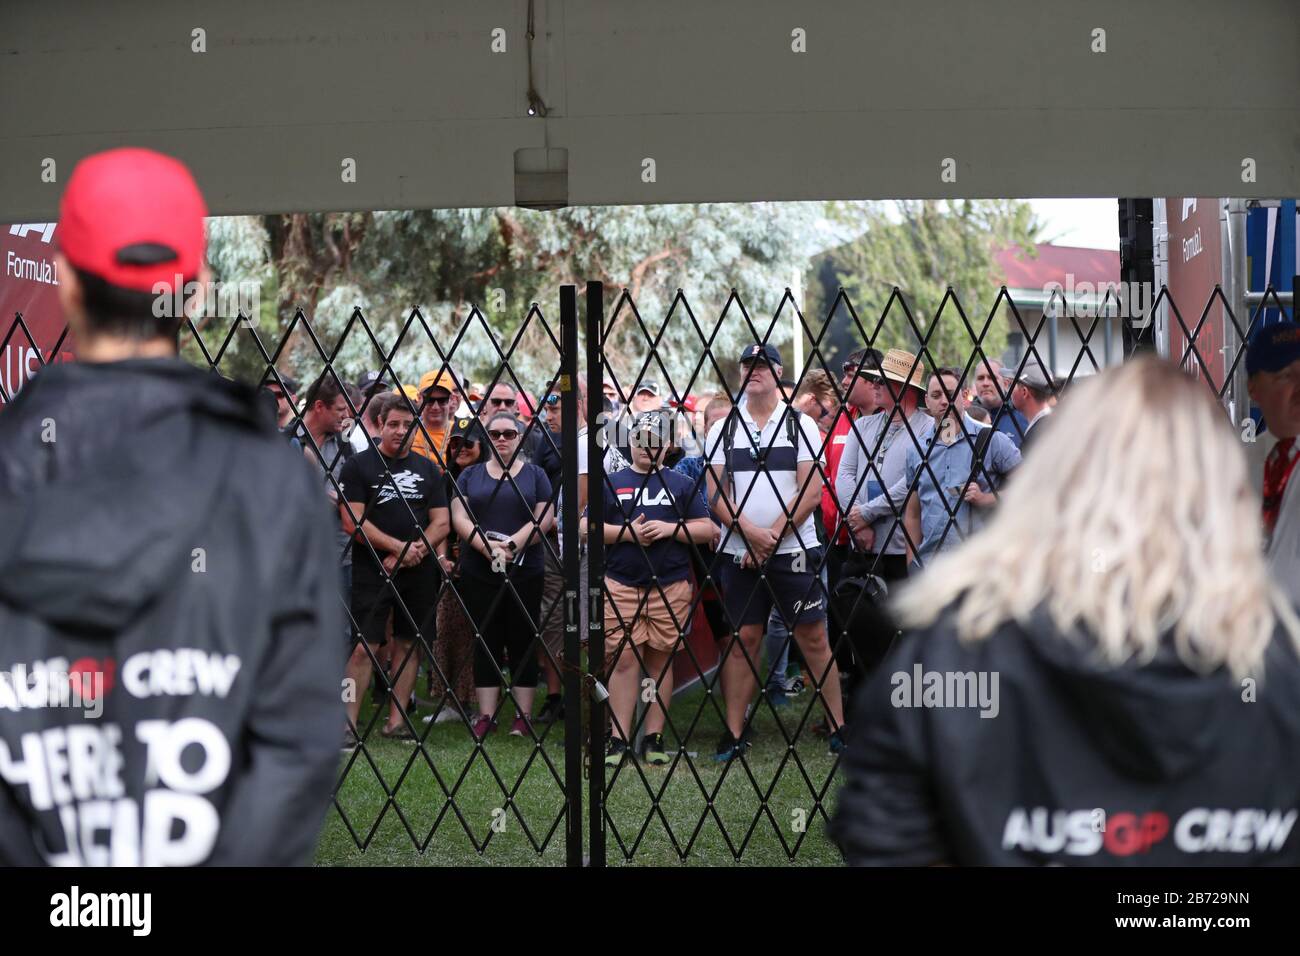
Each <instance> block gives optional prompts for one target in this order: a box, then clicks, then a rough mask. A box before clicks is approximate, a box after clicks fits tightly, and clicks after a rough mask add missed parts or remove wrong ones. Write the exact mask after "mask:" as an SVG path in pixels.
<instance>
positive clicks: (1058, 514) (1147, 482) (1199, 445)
mask: <svg viewBox="0 0 1300 956" xmlns="http://www.w3.org/2000/svg"><path fill="white" fill-rule="evenodd" d="M1054 415H1055V416H1057V417H1058V418H1059V420H1058V421H1056V422H1054V423H1053V424H1052V425H1051V426H1050V427H1049V428H1048V429H1047V430H1045V431H1044V433H1043V434H1042V435H1041V436H1040V438H1039V440H1038V442H1037V444H1035V445H1034V448H1033V450H1032V451H1031V452H1030V454H1029V455H1027V456H1026V458H1025V461H1024V462H1023V463H1022V464H1021V465H1020V467H1019V468H1017V469H1016V471H1015V473H1014V475H1013V477H1012V478H1011V480H1010V482H1009V483H1008V486H1007V488H1006V490H1005V491H1004V492H1003V493H1002V494H1001V500H1000V502H999V504H998V506H997V510H996V512H995V513H994V515H993V517H992V519H991V520H990V521H989V523H988V525H987V526H986V527H985V528H984V529H983V530H981V531H980V532H978V533H976V534H975V535H974V536H972V537H971V538H970V539H969V540H968V541H967V542H966V543H965V544H964V545H963V546H962V547H960V548H958V549H956V550H955V551H952V552H947V553H944V554H942V555H940V556H939V557H937V558H936V559H935V560H934V561H933V562H932V563H931V564H930V565H928V566H927V568H926V570H925V572H924V573H923V574H922V575H921V576H920V577H919V578H917V579H916V581H915V582H914V583H913V584H911V585H910V586H907V587H905V588H903V589H902V591H901V593H900V594H899V596H898V597H897V599H896V600H895V601H894V603H893V610H894V612H895V614H896V615H897V616H898V619H899V622H900V623H901V624H902V626H904V627H921V626H925V625H928V624H930V623H933V622H934V620H935V619H936V618H937V617H938V616H939V614H940V612H941V611H943V610H944V609H945V608H948V607H949V606H950V605H951V606H952V608H953V610H954V611H955V615H954V618H953V621H954V624H955V628H956V632H957V637H958V639H959V640H962V641H968V642H969V641H978V640H982V639H984V638H987V637H988V636H989V635H990V634H992V633H993V631H994V630H996V629H997V628H998V627H999V626H1000V625H1001V624H1003V623H1005V622H1007V621H1011V620H1016V621H1020V622H1025V621H1027V620H1028V618H1029V616H1030V613H1031V612H1032V611H1033V610H1034V608H1035V607H1037V606H1038V605H1039V604H1040V603H1042V602H1046V604H1045V607H1046V610H1047V612H1048V614H1049V615H1050V617H1051V620H1052V622H1053V624H1054V625H1055V627H1056V628H1057V629H1058V630H1059V631H1060V633H1061V634H1069V633H1071V631H1072V630H1073V629H1074V628H1075V627H1076V625H1081V626H1082V630H1083V632H1084V633H1085V634H1087V635H1088V638H1089V639H1090V640H1092V641H1093V642H1095V644H1096V649H1097V651H1098V652H1099V654H1100V657H1101V659H1102V660H1103V661H1104V662H1105V663H1106V664H1108V665H1110V666H1119V665H1121V664H1123V663H1125V662H1126V661H1128V660H1130V659H1136V660H1137V661H1139V662H1140V663H1146V662H1148V661H1150V660H1151V658H1152V657H1153V656H1154V655H1155V653H1156V650H1157V648H1158V647H1159V644H1160V641H1161V639H1162V637H1163V636H1164V635H1166V634H1168V633H1170V632H1172V636H1173V643H1174V648H1175V650H1176V651H1177V654H1178V657H1179V659H1180V660H1181V661H1182V662H1183V663H1184V664H1186V665H1187V666H1188V667H1190V668H1192V669H1194V670H1197V671H1199V672H1202V673H1205V672H1209V671H1211V670H1214V669H1215V668H1217V667H1219V666H1226V667H1227V668H1228V670H1229V671H1230V672H1231V673H1232V674H1233V675H1234V677H1237V678H1240V677H1242V676H1245V675H1247V674H1253V675H1255V676H1260V673H1259V672H1260V671H1261V669H1262V666H1261V665H1262V662H1263V657H1264V651H1265V649H1266V647H1267V646H1268V643H1269V641H1270V640H1271V638H1272V636H1273V633H1274V631H1275V629H1276V627H1277V625H1278V624H1279V623H1281V624H1282V625H1283V627H1284V628H1285V630H1286V631H1287V632H1288V633H1289V635H1290V637H1291V639H1292V641H1294V642H1295V643H1296V646H1297V649H1300V618H1297V615H1296V612H1295V610H1294V609H1293V608H1292V606H1291V603H1290V601H1289V600H1288V598H1287V597H1286V595H1285V594H1284V593H1283V591H1282V590H1281V588H1279V587H1278V585H1277V584H1276V583H1275V582H1274V580H1273V577H1272V575H1271V573H1270V571H1269V569H1268V567H1267V564H1266V563H1265V558H1264V553H1263V533H1262V530H1261V524H1260V513H1259V500H1258V498H1257V497H1256V496H1255V494H1254V491H1253V489H1252V488H1251V486H1250V481H1249V477H1248V474H1247V469H1246V460H1245V455H1244V454H1243V452H1242V448H1241V442H1240V438H1239V436H1237V434H1236V433H1235V432H1234V430H1233V428H1232V426H1231V425H1230V423H1229V422H1228V421H1227V418H1226V416H1225V415H1224V412H1223V408H1222V407H1221V406H1220V405H1219V404H1218V402H1217V401H1215V399H1214V397H1213V396H1212V394H1211V392H1210V390H1209V389H1208V388H1207V387H1206V386H1205V385H1204V384H1202V383H1200V382H1197V381H1196V380H1194V379H1193V378H1191V377H1190V376H1188V375H1187V374H1186V373H1184V372H1182V371H1181V370H1180V369H1178V368H1177V367H1176V366H1174V365H1172V364H1171V363H1169V362H1166V361H1163V360H1160V359H1155V358H1142V359H1137V360H1135V361H1132V362H1128V363H1126V364H1124V365H1123V366H1121V367H1120V368H1118V369H1115V370H1112V371H1107V372H1104V373H1103V374H1101V375H1099V376H1097V377H1096V379H1095V380H1092V381H1087V382H1085V383H1083V384H1081V385H1078V386H1076V387H1074V388H1072V389H1071V393H1070V398H1069V400H1068V401H1066V402H1063V403H1062V404H1061V406H1060V408H1059V409H1058V410H1057V411H1056V412H1055V413H1054ZM1039 427H1042V426H1041V423H1040V425H1039Z"/></svg>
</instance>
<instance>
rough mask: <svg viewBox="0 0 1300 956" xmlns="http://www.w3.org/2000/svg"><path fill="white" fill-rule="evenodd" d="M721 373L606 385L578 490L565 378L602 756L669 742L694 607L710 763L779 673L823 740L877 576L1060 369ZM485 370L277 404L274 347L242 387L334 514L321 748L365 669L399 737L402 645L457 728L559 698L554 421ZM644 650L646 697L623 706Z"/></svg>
mask: <svg viewBox="0 0 1300 956" xmlns="http://www.w3.org/2000/svg"><path fill="white" fill-rule="evenodd" d="M736 371H737V373H738V375H739V378H740V386H739V388H738V389H737V390H736V391H735V392H734V393H733V392H731V391H729V390H727V389H723V390H720V391H718V392H717V393H716V394H713V395H704V396H696V395H689V396H679V395H676V394H668V393H666V391H665V390H664V389H663V388H662V387H661V386H660V384H659V383H658V382H655V381H648V380H647V381H638V382H637V383H636V384H635V385H634V386H633V388H632V389H631V395H630V396H624V395H623V394H622V393H621V392H620V389H619V388H618V386H617V385H616V384H615V383H614V382H612V381H606V382H604V383H603V408H604V414H603V415H602V420H601V421H600V422H598V423H597V429H598V436H597V437H598V438H599V439H600V440H599V442H598V447H599V448H601V449H602V460H601V468H600V474H601V478H600V479H599V480H600V481H601V482H602V487H601V488H599V489H595V488H591V487H589V471H590V470H591V469H590V468H589V462H588V437H587V434H588V429H587V422H586V411H587V407H588V403H587V393H586V382H585V380H584V379H583V378H582V377H581V376H579V377H578V378H577V380H576V383H575V384H576V393H577V398H578V401H577V403H576V404H577V409H578V411H577V418H578V429H577V431H576V433H575V434H574V435H573V436H571V437H572V441H573V442H574V443H575V444H576V449H575V450H574V452H572V453H571V454H572V455H573V458H574V460H576V462H577V471H578V476H577V477H578V480H577V487H578V501H577V503H576V509H577V513H578V516H579V522H580V523H579V527H580V540H581V544H580V549H581V551H582V555H581V557H580V566H581V569H582V575H583V577H584V581H583V584H582V591H583V592H584V593H585V590H586V584H585V576H586V574H587V565H588V558H587V554H586V551H587V545H586V538H587V535H588V533H589V532H590V530H591V527H590V524H591V522H590V519H591V517H592V515H591V511H592V509H591V508H590V507H589V504H590V502H589V498H590V497H591V496H592V495H594V494H595V493H597V491H598V492H599V494H600V499H601V505H602V507H601V508H599V509H597V510H598V512H599V513H600V514H601V516H602V518H601V523H600V534H601V536H602V539H603V541H604V544H605V557H604V568H603V591H604V615H605V620H604V632H605V640H606V647H605V667H604V670H603V673H602V675H601V676H602V677H603V678H604V680H605V682H606V683H607V684H608V688H609V693H610V711H611V720H610V726H609V734H608V743H607V751H606V760H607V762H608V763H609V764H610V765H617V764H618V763H619V762H621V761H623V760H625V759H627V757H628V756H629V755H630V754H631V745H632V741H633V740H634V739H635V737H636V736H637V734H636V729H637V728H638V727H639V728H640V730H641V735H640V736H641V742H640V750H639V752H638V753H637V754H636V756H637V757H639V758H640V759H641V760H642V761H643V762H645V763H648V764H651V765H654V764H662V763H667V762H668V761H669V760H670V759H671V753H672V751H673V748H671V747H669V746H668V745H667V744H666V743H665V728H666V708H667V707H668V706H669V705H670V702H671V699H672V686H673V666H672V662H673V658H674V655H675V654H676V653H677V652H678V651H680V649H681V648H682V646H683V644H684V641H685V639H686V636H687V635H688V634H689V633H690V632H691V629H692V622H693V621H694V619H695V612H696V609H697V608H699V609H700V610H701V611H702V613H703V617H704V620H706V621H707V622H708V626H709V628H710V630H711V631H712V634H713V637H714V638H715V639H716V640H717V641H718V650H719V660H720V663H719V684H720V689H721V699H722V701H723V706H724V708H725V723H726V729H725V731H724V732H723V735H722V737H721V739H720V740H719V741H718V743H717V747H716V750H715V754H716V757H717V759H718V760H719V761H727V760H731V759H733V758H734V757H736V756H737V755H739V754H741V753H743V752H744V751H745V750H747V749H748V748H749V747H750V746H751V743H752V736H753V734H752V729H751V724H752V720H753V716H754V714H755V711H756V709H757V706H758V705H759V703H760V701H764V702H766V704H767V705H770V706H772V707H783V706H788V705H789V703H790V701H791V699H792V697H794V696H795V695H797V694H799V693H800V692H802V691H803V690H804V689H811V690H812V691H813V693H814V694H815V695H816V696H817V698H818V701H819V703H820V705H821V709H822V712H823V714H824V717H823V718H822V719H819V720H817V721H816V722H815V723H814V724H813V726H812V730H813V732H814V733H815V734H817V735H818V736H821V737H824V738H825V739H826V741H827V746H828V749H829V751H830V752H831V753H839V752H840V751H842V750H843V749H844V748H845V746H846V740H847V734H846V728H847V721H848V714H847V711H848V704H849V701H850V699H851V693H852V690H853V688H854V687H855V686H857V685H858V684H859V683H860V682H861V680H862V678H863V677H864V676H865V675H866V674H867V673H869V672H870V671H871V669H872V668H873V667H874V665H875V664H876V663H877V662H878V661H879V660H880V659H881V657H882V656H883V655H884V653H885V652H886V651H887V650H888V648H889V646H890V645H891V643H892V642H893V640H894V638H895V631H894V627H893V624H892V622H891V621H890V619H889V618H888V616H887V615H886V614H884V613H883V612H882V611H881V606H882V604H883V603H884V601H885V598H886V597H887V595H888V591H889V587H890V586H891V585H892V584H895V583H896V582H899V581H902V580H904V579H906V578H907V577H909V576H911V575H914V574H916V573H917V572H918V571H919V570H920V569H921V568H922V567H924V565H925V562H926V561H928V560H931V559H932V558H933V557H934V556H936V555H938V554H940V553H941V552H944V551H946V550H949V549H951V548H952V547H954V546H955V545H956V544H957V543H959V542H960V541H962V540H964V539H965V538H966V537H969V536H970V535H971V534H972V533H973V532H974V531H975V530H977V529H978V528H980V527H981V526H982V525H983V523H984V522H985V520H986V518H987V515H988V514H989V513H990V511H991V510H992V509H993V507H994V505H995V503H996V501H997V495H998V490H999V488H1001V487H1002V485H1003V484H1004V483H1005V481H1006V480H1007V478H1008V476H1009V475H1010V474H1011V472H1012V471H1013V470H1014V469H1015V468H1016V467H1017V466H1018V465H1019V463H1020V461H1021V456H1022V454H1023V453H1025V451H1026V450H1027V449H1028V447H1029V446H1030V445H1031V444H1032V443H1033V442H1035V441H1036V440H1037V439H1038V437H1039V436H1040V435H1041V434H1042V433H1043V432H1044V431H1045V430H1047V429H1048V428H1050V422H1051V419H1050V417H1049V416H1050V415H1051V412H1052V409H1053V406H1054V405H1055V404H1056V400H1057V395H1058V393H1059V392H1060V389H1061V384H1060V383H1059V382H1054V381H1053V380H1052V379H1051V378H1050V377H1049V376H1048V375H1047V374H1046V372H1045V370H1044V369H1043V367H1042V366H1041V364H1039V362H1038V361H1037V359H1036V358H1035V357H1034V356H1033V355H1032V354H1031V355H1030V356H1028V357H1027V358H1026V359H1025V360H1024V361H1023V362H1019V363H1017V364H1016V365H1014V366H1011V365H1008V366H1005V367H1004V366H1002V365H1001V364H1000V363H999V362H997V361H996V360H993V359H984V360H982V361H980V362H979V364H977V365H976V366H974V367H973V369H971V370H969V371H963V370H961V369H958V368H952V367H940V368H935V369H932V370H927V369H926V368H924V367H923V365H922V363H921V362H920V361H919V360H918V359H917V357H916V355H914V354H913V353H911V352H908V351H906V350H904V349H889V350H887V351H885V352H881V351H879V350H876V349H873V348H862V349H859V350H857V351H855V352H853V353H852V354H851V355H849V356H848V358H847V360H846V361H845V362H844V363H843V365H842V368H841V370H840V372H841V374H840V377H839V380H838V381H836V380H835V379H834V378H832V376H831V375H830V373H829V372H827V371H826V370H824V369H810V370H808V371H807V372H806V373H805V374H804V375H803V376H802V377H801V378H800V379H799V380H798V381H795V380H793V379H791V378H788V377H786V375H785V369H784V365H783V362H782V357H781V355H780V353H779V351H778V350H777V349H776V348H775V347H774V346H772V345H770V344H767V343H755V344H753V345H750V346H748V347H746V348H745V349H744V350H743V351H742V352H741V353H740V355H739V356H738V357H737V360H736ZM507 377H509V370H508V369H504V368H503V369H502V370H501V371H500V373H499V374H498V376H497V377H496V378H495V379H494V380H493V381H492V382H491V383H490V384H487V385H485V384H480V383H474V382H471V381H469V379H468V378H467V377H464V376H460V375H457V374H456V373H455V372H454V371H453V370H451V369H450V368H448V367H444V368H442V369H438V370H431V371H428V372H426V373H424V374H423V375H422V376H421V377H420V379H419V382H418V384H417V385H415V386H411V385H400V384H397V383H395V382H390V381H388V380H387V378H386V377H385V375H384V374H382V373H381V372H378V371H375V372H369V373H367V374H366V375H364V376H363V377H362V378H361V379H360V380H359V381H357V382H356V383H355V384H351V383H346V382H342V381H340V380H339V379H338V378H337V376H336V375H335V374H334V373H333V372H332V371H329V370H327V371H326V372H325V373H323V374H322V375H320V376H319V377H318V378H317V379H316V380H315V381H313V382H312V383H310V385H309V386H308V387H307V388H306V390H305V392H304V393H303V397H302V399H301V401H300V400H299V398H298V395H297V391H298V383H297V382H296V381H294V380H293V379H291V378H288V377H284V376H281V375H279V374H278V373H274V372H273V373H272V377H271V378H269V379H268V380H267V382H266V384H265V390H266V391H267V393H268V396H267V402H268V405H269V403H270V401H271V400H274V401H275V407H276V417H277V421H278V422H279V425H280V427H281V429H282V431H283V432H284V433H285V435H286V437H287V438H288V440H289V441H290V442H291V443H293V444H294V445H295V446H296V447H299V448H300V449H301V450H302V452H303V454H304V455H305V456H306V458H307V459H308V460H309V461H310V462H312V463H313V466H314V467H315V469H316V472H317V474H318V476H319V478H320V480H321V482H322V486H323V498H324V499H325V500H324V502H323V506H324V507H328V508H329V509H330V513H331V520H333V521H335V522H336V524H337V527H338V542H339V552H340V556H341V558H340V568H341V572H340V586H341V588H342V590H343V594H344V599H345V601H346V606H347V607H348V609H349V611H350V620H349V622H348V625H347V627H346V631H347V634H346V635H345V639H346V642H347V649H348V664H347V674H348V677H349V678H350V679H351V680H352V681H353V682H354V686H355V687H356V688H358V690H357V692H356V693H355V694H354V695H353V696H352V697H351V698H350V699H349V702H348V727H347V728H346V730H345V733H344V747H345V748H352V747H355V746H356V744H357V741H358V730H359V729H358V727H357V723H356V722H357V718H358V715H359V712H360V706H361V703H360V698H361V694H362V692H363V691H364V689H365V688H366V687H373V694H374V697H375V699H376V701H377V702H378V703H380V704H381V706H382V707H383V708H384V709H385V710H384V713H385V719H384V722H383V726H382V729H381V731H380V733H381V734H382V735H383V736H385V737H390V738H394V739H404V740H414V739H418V738H419V737H420V736H421V731H420V728H419V725H418V723H416V721H415V719H414V718H415V716H416V714H417V711H418V701H417V695H416V685H417V682H418V672H419V671H420V669H421V668H423V670H424V672H425V691H426V695H427V696H426V700H427V701H430V702H432V704H433V706H434V712H433V713H426V714H423V715H422V719H423V720H424V721H425V722H443V721H448V720H461V721H464V722H465V723H466V725H467V726H469V728H470V729H471V732H472V733H473V735H474V737H475V738H476V739H477V740H479V741H482V740H483V739H484V738H486V737H487V736H488V735H489V734H492V733H493V732H495V731H496V730H497V719H498V717H499V715H500V714H501V713H502V712H503V699H502V692H503V689H504V688H506V687H507V686H508V688H509V698H510V700H511V702H512V703H513V718H512V720H511V724H510V729H509V733H511V734H513V735H517V736H526V735H529V734H530V733H532V732H533V727H532V725H533V724H534V723H539V724H546V723H551V722H553V721H555V720H557V719H560V718H562V717H563V716H564V712H565V711H564V703H565V702H564V699H563V694H562V687H563V681H562V669H563V664H562V663H561V659H562V648H563V614H562V611H561V607H560V603H559V601H560V596H561V594H562V592H563V585H564V576H563V572H562V556H561V549H562V542H561V537H560V534H559V528H560V525H561V520H562V515H563V512H564V510H565V502H564V500H563V494H562V484H563V473H564V468H563V460H564V454H565V449H566V445H567V444H568V442H569V440H570V436H567V435H566V434H565V433H564V429H563V425H562V420H561V419H562V416H561V414H560V411H561V394H560V392H559V391H558V390H556V389H555V388H554V387H550V388H547V389H546V390H543V391H541V392H540V393H539V394H537V395H536V396H531V395H529V394H527V393H525V392H523V391H520V390H518V389H516V388H514V387H512V386H511V385H509V384H507V382H506V381H505V379H506V378H507ZM551 384H552V386H553V385H554V383H551ZM448 585H451V586H448ZM579 604H580V605H582V607H581V611H582V614H583V618H584V619H583V622H582V626H581V629H580V631H581V634H582V636H583V639H584V640H585V638H586V634H587V626H586V620H585V615H586V611H587V608H586V602H579ZM419 636H423V638H424V641H423V642H421V641H418V640H417V637H419ZM507 674H508V675H509V676H508V679H507ZM643 675H648V676H649V678H650V679H651V681H652V682H653V687H654V694H653V700H652V701H648V703H649V706H648V707H646V708H645V713H644V715H643V716H642V717H641V718H640V719H639V720H638V718H637V716H636V712H637V703H638V698H639V696H640V695H641V694H642V690H643V687H644V685H643V684H642V680H643V679H644V678H643ZM541 685H545V694H544V696H543V699H542V703H541V706H540V708H537V707H535V704H536V700H537V694H536V691H537V689H538V688H539V686H541Z"/></svg>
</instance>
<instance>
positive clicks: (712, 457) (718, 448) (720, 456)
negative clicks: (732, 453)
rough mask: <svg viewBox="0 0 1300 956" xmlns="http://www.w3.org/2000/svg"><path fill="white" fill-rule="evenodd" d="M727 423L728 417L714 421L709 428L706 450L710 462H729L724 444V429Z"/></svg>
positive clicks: (712, 463) (705, 444)
mask: <svg viewBox="0 0 1300 956" xmlns="http://www.w3.org/2000/svg"><path fill="white" fill-rule="evenodd" d="M726 424H727V419H725V418H723V419H719V420H718V421H716V422H714V423H713V427H712V428H710V429H709V434H708V436H707V437H706V438H705V439H704V450H705V453H706V454H707V455H708V459H709V464H711V465H725V464H726V463H727V450H726V449H725V448H724V447H723V446H722V429H723V427H724V426H725V425H726Z"/></svg>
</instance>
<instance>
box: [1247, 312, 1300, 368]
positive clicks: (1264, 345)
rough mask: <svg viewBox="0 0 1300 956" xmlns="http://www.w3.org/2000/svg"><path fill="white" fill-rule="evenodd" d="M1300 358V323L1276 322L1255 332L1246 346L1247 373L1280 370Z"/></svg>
mask: <svg viewBox="0 0 1300 956" xmlns="http://www.w3.org/2000/svg"><path fill="white" fill-rule="evenodd" d="M1297 360H1300V325H1297V324H1296V323H1294V322H1275V323H1274V324H1273V325H1266V326H1264V328H1262V329H1260V330H1259V331H1258V332H1256V333H1255V336H1254V337H1253V338H1252V339H1251V340H1250V345H1248V346H1247V347H1246V375H1247V376H1248V377H1249V376H1251V375H1254V374H1255V373H1256V372H1280V371H1282V369H1284V368H1286V367H1287V366H1288V365H1290V364H1291V363H1292V362H1295V361H1297Z"/></svg>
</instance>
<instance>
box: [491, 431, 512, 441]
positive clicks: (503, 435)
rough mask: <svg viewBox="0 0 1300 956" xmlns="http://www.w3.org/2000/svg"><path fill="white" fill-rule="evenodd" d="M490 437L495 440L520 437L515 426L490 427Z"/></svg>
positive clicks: (510, 439) (509, 439) (508, 439)
mask: <svg viewBox="0 0 1300 956" xmlns="http://www.w3.org/2000/svg"><path fill="white" fill-rule="evenodd" d="M488 437H489V438H491V439H492V440H493V441H514V440H515V439H516V438H518V437H519V432H518V431H517V430H515V429H513V428H502V429H500V430H498V429H495V428H489V429H488Z"/></svg>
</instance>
